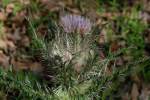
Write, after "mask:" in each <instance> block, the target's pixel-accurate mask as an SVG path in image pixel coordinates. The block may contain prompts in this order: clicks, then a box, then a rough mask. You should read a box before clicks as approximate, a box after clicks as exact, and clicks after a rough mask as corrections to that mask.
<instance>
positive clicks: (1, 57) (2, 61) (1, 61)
mask: <svg viewBox="0 0 150 100" xmlns="http://www.w3.org/2000/svg"><path fill="white" fill-rule="evenodd" d="M0 65H1V66H2V67H4V68H5V69H7V68H8V67H9V57H8V56H6V55H5V54H4V53H3V52H2V51H0Z"/></svg>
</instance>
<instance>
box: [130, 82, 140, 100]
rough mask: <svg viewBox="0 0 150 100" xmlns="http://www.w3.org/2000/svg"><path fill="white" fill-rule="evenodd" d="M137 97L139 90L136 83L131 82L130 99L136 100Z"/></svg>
mask: <svg viewBox="0 0 150 100" xmlns="http://www.w3.org/2000/svg"><path fill="white" fill-rule="evenodd" d="M138 97H139V91H138V86H137V84H135V83H134V84H133V86H132V90H131V100H138Z"/></svg>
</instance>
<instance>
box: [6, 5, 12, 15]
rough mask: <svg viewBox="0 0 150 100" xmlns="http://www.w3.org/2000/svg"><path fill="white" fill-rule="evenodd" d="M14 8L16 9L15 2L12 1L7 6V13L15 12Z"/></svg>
mask: <svg viewBox="0 0 150 100" xmlns="http://www.w3.org/2000/svg"><path fill="white" fill-rule="evenodd" d="M13 9H14V4H13V3H10V4H8V5H7V6H6V13H8V14H9V13H12V12H13Z"/></svg>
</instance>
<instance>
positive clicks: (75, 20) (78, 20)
mask: <svg viewBox="0 0 150 100" xmlns="http://www.w3.org/2000/svg"><path fill="white" fill-rule="evenodd" d="M60 25H61V26H62V27H63V29H64V31H65V32H66V33H72V32H77V33H80V34H85V33H89V32H90V31H91V28H92V23H91V22H90V20H89V19H87V18H84V17H82V16H79V15H65V16H63V17H61V18H60Z"/></svg>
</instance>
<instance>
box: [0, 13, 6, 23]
mask: <svg viewBox="0 0 150 100" xmlns="http://www.w3.org/2000/svg"><path fill="white" fill-rule="evenodd" d="M6 19H7V18H6V15H5V13H3V12H0V21H5V20H6Z"/></svg>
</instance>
